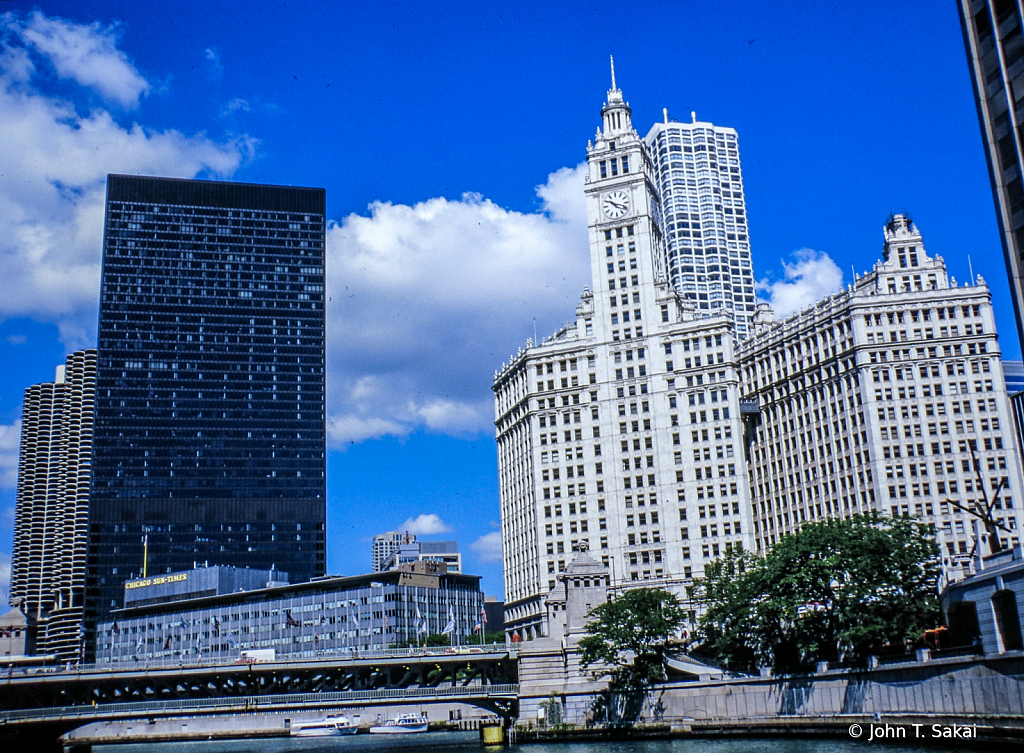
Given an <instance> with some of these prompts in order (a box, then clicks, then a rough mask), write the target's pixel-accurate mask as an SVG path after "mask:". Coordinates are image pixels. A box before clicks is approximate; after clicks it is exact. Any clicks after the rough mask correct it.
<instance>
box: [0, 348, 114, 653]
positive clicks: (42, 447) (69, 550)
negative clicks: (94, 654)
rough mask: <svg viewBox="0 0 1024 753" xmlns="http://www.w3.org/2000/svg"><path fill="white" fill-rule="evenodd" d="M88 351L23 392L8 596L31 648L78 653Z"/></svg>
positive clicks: (88, 442) (92, 367) (91, 391)
mask: <svg viewBox="0 0 1024 753" xmlns="http://www.w3.org/2000/svg"><path fill="white" fill-rule="evenodd" d="M95 399H96V351H95V350H80V351H76V352H74V353H72V354H71V355H69V356H68V357H67V361H66V362H65V364H64V365H63V366H60V367H58V368H57V375H56V378H55V379H54V381H53V382H52V383H49V382H48V383H44V384H36V385H33V386H31V387H29V388H28V389H26V390H25V401H24V403H23V406H22V412H21V422H22V423H21V448H20V452H19V457H18V489H17V498H16V502H15V508H14V510H15V512H14V549H13V554H12V557H11V601H12V603H14V602H17V603H19V605H20V608H21V609H22V611H23V612H24V613H25V614H26V616H27V618H29V620H30V621H31V622H30V624H31V625H32V626H33V627H32V629H33V630H35V631H36V634H35V635H34V636H33V637H32V643H34V645H35V651H36V652H37V653H40V654H54V655H56V656H57V657H59V658H60V660H61V661H70V660H73V659H77V658H79V656H80V652H81V641H82V629H83V617H84V598H85V567H86V565H85V551H86V530H87V523H88V517H89V477H90V461H91V455H92V435H93V421H94V408H95Z"/></svg>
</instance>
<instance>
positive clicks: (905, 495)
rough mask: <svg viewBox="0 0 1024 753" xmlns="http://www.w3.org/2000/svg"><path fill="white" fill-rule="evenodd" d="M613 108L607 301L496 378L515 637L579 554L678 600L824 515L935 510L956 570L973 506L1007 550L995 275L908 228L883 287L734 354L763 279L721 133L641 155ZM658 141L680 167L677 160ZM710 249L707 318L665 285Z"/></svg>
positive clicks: (599, 242)
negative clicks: (731, 553) (953, 259)
mask: <svg viewBox="0 0 1024 753" xmlns="http://www.w3.org/2000/svg"><path fill="white" fill-rule="evenodd" d="M601 114H602V127H601V129H600V130H599V131H598V134H597V137H596V139H595V140H594V142H592V143H591V144H589V145H588V149H587V161H588V171H587V176H586V184H585V192H586V197H587V215H588V221H589V229H588V233H589V240H590V252H591V274H592V285H593V289H592V290H591V289H590V288H587V289H585V290H584V293H583V295H582V296H581V298H580V301H579V303H578V304H577V307H576V317H575V321H573V322H570V323H568V324H567V325H566V326H565V327H563V328H562V329H560V330H559V331H558V332H556V333H555V334H554V335H553V336H551V337H549V338H546V339H545V340H544V341H543V342H541V343H539V344H538V343H533V342H532V341H527V345H526V347H525V349H521V350H520V351H519V352H517V353H516V354H514V355H513V356H512V358H511V359H510V361H509V362H508V363H507V364H503V365H502V367H501V369H500V370H499V371H498V372H496V374H495V378H494V383H493V390H494V394H495V417H496V420H495V426H496V430H497V431H496V434H497V445H498V472H499V489H500V495H501V511H502V540H503V558H504V572H505V596H506V605H505V617H506V630H507V631H508V632H509V633H510V634H517V635H519V636H520V637H524V638H526V637H536V636H538V635H548V634H550V633H549V630H550V626H549V625H548V624H547V623H548V621H549V618H548V616H547V614H546V610H545V608H544V606H543V602H544V598H545V595H547V594H549V593H550V592H551V591H552V589H554V588H555V586H556V583H557V577H558V574H559V573H563V572H565V570H566V567H567V563H568V562H570V561H571V559H572V556H573V555H572V553H573V552H574V551H576V550H580V549H585V548H589V551H590V552H591V554H592V556H593V557H594V559H595V560H599V561H600V562H601V563H602V564H603V565H605V566H607V567H608V568H609V573H610V580H611V584H612V588H613V589H624V588H630V587H634V586H656V587H661V588H666V589H669V590H671V591H672V592H674V593H675V594H676V595H677V596H679V597H680V598H683V599H685V598H686V593H687V587H688V586H689V585H690V584H691V583H692V581H693V579H694V578H695V577H700V576H701V575H702V574H703V570H704V566H705V564H706V563H708V562H710V561H712V560H715V559H717V558H718V557H720V556H721V555H722V554H723V553H724V552H725V551H726V549H727V548H728V547H730V546H736V545H742V546H743V547H744V548H745V549H748V550H753V551H758V552H765V551H766V550H767V549H768V548H769V547H771V546H772V545H773V544H774V543H776V542H777V541H778V540H779V538H780V537H781V536H783V535H785V534H786V533H790V532H794V531H796V530H798V529H799V528H800V527H801V526H802V525H803V524H805V523H807V522H809V521H813V520H820V519H824V518H829V517H846V516H848V515H853V514H856V513H859V512H866V511H879V512H882V513H884V514H887V515H918V516H921V517H923V518H924V519H925V520H926V521H928V522H932V523H934V524H935V525H936V527H937V529H938V531H939V535H940V538H941V539H942V542H943V547H944V549H945V553H946V555H947V560H948V561H949V563H950V564H957V562H956V561H957V560H960V561H962V560H963V559H964V558H965V557H966V556H967V555H968V554H969V552H970V549H971V547H972V545H973V541H972V539H971V533H972V530H973V528H972V524H971V521H972V519H973V516H972V514H971V512H970V511H971V510H975V509H981V508H983V509H986V510H991V511H992V513H993V514H994V515H995V516H996V517H997V519H998V520H999V522H1000V524H1001V525H1003V526H1004V527H1005V528H1004V532H1005V536H1006V540H1007V543H1008V544H1012V543H1013V542H1015V541H1016V540H1017V539H1018V536H1019V534H1018V525H1019V521H1020V519H1021V505H1022V495H1021V492H1022V480H1021V471H1020V461H1019V459H1018V454H1017V452H1016V450H1015V447H1014V441H1013V428H1012V425H1013V424H1012V421H1013V414H1012V412H1011V410H1010V404H1009V401H1008V398H1007V393H1006V388H1005V383H1004V379H1003V374H1002V370H1001V365H1000V360H999V346H998V341H997V337H996V333H995V324H994V318H993V315H992V306H991V296H990V293H989V290H988V288H987V287H986V286H985V285H984V283H983V282H982V281H981V279H980V278H979V279H978V280H976V281H972V284H971V285H968V286H957V285H956V284H955V281H950V280H949V278H948V276H947V274H946V268H945V265H944V263H943V262H942V260H941V259H940V258H937V257H936V258H934V259H933V258H931V257H929V256H928V254H927V253H926V252H925V249H924V245H923V241H922V239H921V236H920V234H919V233H918V231H917V228H916V227H914V226H913V224H912V223H911V222H910V220H909V219H908V218H906V217H904V216H900V215H896V216H894V217H893V218H892V219H891V221H890V222H889V224H888V225H887V227H886V230H885V239H886V245H885V251H884V254H885V258H884V260H883V261H881V262H880V263H879V264H877V265H876V266H875V269H874V271H873V272H872V273H871V274H868V275H865V276H863V277H860V278H858V279H857V280H856V281H855V283H854V284H853V285H852V286H851V288H850V289H849V290H847V291H845V292H843V293H839V294H837V295H834V296H831V297H829V298H826V299H825V300H823V301H821V302H819V303H818V304H816V305H815V306H813V307H812V308H810V309H808V310H807V311H805V312H801V313H799V314H797V315H795V316H793V317H790V318H788V319H786V320H784V321H781V322H775V321H774V320H773V317H772V315H771V311H770V309H769V308H768V307H767V306H766V305H763V304H762V306H761V307H760V310H759V311H758V312H756V313H755V317H754V319H753V320H751V321H749V322H747V324H746V326H747V327H748V329H747V331H746V333H745V334H746V337H743V336H742V334H741V332H740V326H741V325H742V324H743V321H745V320H741V313H740V312H743V313H742V317H746V316H747V314H748V313H749V309H748V300H747V294H746V287H747V284H748V283H747V282H745V280H748V276H749V275H751V274H752V272H750V271H749V268H748V265H747V263H746V260H747V259H749V256H748V255H746V256H745V255H744V254H748V253H749V248H748V247H747V248H740V244H741V241H740V231H739V229H740V215H737V213H736V212H737V208H738V207H739V206H740V204H741V202H739V203H738V200H739V199H741V198H742V196H741V194H742V188H741V186H739V184H738V183H737V182H736V181H738V172H737V173H733V172H732V165H728V164H727V162H726V160H729V159H733V157H732V156H731V154H730V151H731V148H730V143H732V142H731V140H730V139H729V138H728V135H729V134H728V132H727V131H724V130H722V129H717V130H716V129H715V128H713V127H710V126H709V125H708V124H698V123H693V124H688V125H687V126H686V127H685V128H684V126H682V125H679V124H673V123H667V124H660V125H659V126H657V127H656V128H655V129H654V130H653V131H652V135H650V136H649V137H648V138H647V140H646V141H644V140H641V139H640V137H639V136H638V135H637V133H636V131H634V130H633V127H632V124H631V111H630V108H629V105H628V104H627V103H626V102H625V101H624V99H623V97H622V92H621V91H619V90H618V89H617V88H615V86H614V82H613V87H612V89H611V90H610V91H609V92H608V99H607V102H606V103H605V105H604V108H603V109H602V111H601ZM698 130H702V131H703V133H702V134H698V132H697V131H698ZM684 131H686V133H685V134H684ZM720 131H721V133H720ZM687 134H688V135H687ZM720 136H721V142H722V144H719V141H720ZM662 137H664V139H663V138H662ZM698 137H701V138H703V144H701V143H700V142H699V141H698ZM687 138H688V139H689V141H690V147H691V148H692V149H694V152H693V157H694V161H693V166H692V168H691V167H688V165H689V164H690V163H689V162H688V161H687V160H686V159H685V157H686V156H687V154H689V153H688V152H685V151H683V149H684V148H685V147H686V143H685V141H686V139H687ZM674 139H675V140H678V144H676V143H673V140H674ZM711 142H714V144H715V155H714V156H713V155H712V152H711V151H710V146H711ZM662 143H664V145H665V147H667V148H668V149H670V150H671V147H673V146H678V147H679V151H677V152H672V151H668V152H667V153H666V154H664V155H663V154H662ZM698 145H701V146H703V147H705V150H706V151H702V152H699V153H698V152H697V151H696V147H697V146H698ZM673 155H675V156H673ZM679 157H682V158H683V159H682V160H679ZM664 158H667V167H666V165H665V159H664ZM736 159H738V155H737V157H736ZM673 161H676V162H680V164H679V165H676V166H675V167H673ZM705 161H706V162H707V174H706V175H703V174H701V172H700V171H701V170H702V169H703V162H705ZM713 161H714V162H715V170H717V172H712V162H713ZM656 163H657V164H656ZM726 166H727V167H728V168H729V170H728V172H727V171H726V170H725V167H726ZM691 169H692V170H695V171H696V177H695V178H694V179H695V180H696V183H697V185H696V186H693V187H692V188H694V189H695V190H696V199H695V200H694V201H695V204H696V206H697V207H699V208H703V207H704V205H705V204H707V205H709V206H710V207H711V212H712V214H711V215H710V216H709V217H708V223H709V224H708V225H707V226H706V227H705V226H701V231H700V235H701V237H700V238H699V243H698V242H697V239H696V238H695V236H694V227H693V225H694V217H695V215H694V214H691V213H690V212H689V211H687V213H686V214H687V215H689V219H688V220H686V221H688V222H689V223H690V227H689V228H688V232H689V236H687V235H685V234H681V233H680V232H679V229H680V224H679V223H680V222H682V221H683V219H682V215H681V214H680V213H679V212H676V211H675V210H673V211H671V212H669V211H668V210H666V209H665V208H664V207H665V199H664V198H663V195H662V191H664V192H665V195H668V192H670V191H671V192H672V195H673V196H675V195H676V191H677V185H676V183H675V181H676V180H679V181H685V182H686V183H685V185H683V184H679V185H678V190H679V191H682V189H683V188H685V189H686V191H687V192H688V193H685V194H680V201H679V204H680V206H681V205H682V203H683V199H684V198H685V203H686V205H687V207H689V206H690V202H691V198H690V193H689V192H690V189H691V186H690V184H689V180H690V178H689V177H684V176H686V175H687V174H688V171H689V170H691ZM666 170H667V172H666ZM673 170H680V171H681V174H680V175H679V176H673ZM737 170H738V165H737ZM704 181H706V182H704ZM726 183H728V184H729V185H728V192H729V194H730V196H729V199H730V200H731V201H732V206H731V209H732V214H731V215H729V214H727V213H726V209H727V205H726V204H724V203H721V204H720V202H724V201H725V200H726V195H725V192H726V190H727V189H726V185H725V184H726ZM659 186H660V188H659ZM737 194H739V195H737ZM673 202H674V199H673ZM719 204H720V207H721V208H720V209H719ZM701 211H703V209H699V210H698V215H700V212H701ZM715 212H720V213H721V216H719V215H718V214H715ZM670 215H671V219H670ZM700 216H701V217H702V215H700ZM730 217H731V219H730ZM720 221H721V222H722V223H724V224H725V225H726V227H725V228H724V233H725V238H724V246H723V244H722V241H723V239H722V238H721V237H720V235H719V233H718V223H719V222H720ZM701 222H703V220H701ZM730 223H732V226H733V228H730ZM672 225H674V226H675V227H674V229H673V230H667V228H669V227H671V226H672ZM744 227H745V224H744ZM733 229H735V238H732V237H730V236H731V234H732V230H733ZM744 232H745V231H744ZM712 239H714V240H712ZM745 241H746V236H744V241H743V242H744V244H745ZM673 243H674V244H675V245H673ZM687 243H688V244H689V246H687V245H686V244H687ZM712 244H714V246H713V248H714V249H716V250H715V251H714V253H713V257H714V260H715V261H714V262H713V263H714V265H715V268H714V269H713V270H712V268H711V267H708V266H707V263H706V264H705V267H704V273H705V274H707V275H708V277H707V281H708V284H709V285H710V284H711V282H712V281H715V282H721V283H722V285H721V287H720V292H722V293H723V295H722V297H721V298H720V299H715V300H720V301H722V302H723V305H721V306H717V307H711V306H710V301H711V300H712V299H711V298H710V293H711V288H710V287H709V288H708V304H709V305H708V307H707V308H701V304H702V302H703V301H704V299H703V298H701V297H700V292H701V291H700V289H699V288H698V290H697V291H687V290H686V289H685V286H684V290H683V291H680V290H679V288H678V284H676V285H673V284H672V281H673V280H678V282H682V283H685V284H689V282H693V281H694V280H695V279H696V278H693V279H691V278H685V279H684V278H683V277H678V278H677V277H675V276H674V273H673V272H672V269H673V263H674V262H675V266H676V267H677V268H678V270H679V273H680V274H683V273H684V272H685V274H687V275H690V274H691V271H690V270H688V269H686V268H685V266H681V264H682V262H681V261H679V259H680V258H683V260H684V261H685V259H688V258H691V257H692V258H694V259H695V258H696V257H697V256H699V255H700V254H699V253H698V252H702V253H703V255H704V259H705V262H707V255H708V253H710V247H712ZM730 244H733V245H735V246H736V248H735V249H734V248H732V246H731V245H730ZM666 249H674V250H673V251H671V252H668V251H666ZM734 252H735V269H734V268H733V267H734V263H733V262H734V259H733V256H732V254H733V253H734ZM741 252H742V253H741ZM680 255H682V257H680ZM726 262H728V267H727V268H728V270H729V271H728V274H726V271H725V270H726V267H725V266H723V265H725V263H726ZM694 264H696V262H694ZM745 270H746V271H745ZM712 272H713V276H712ZM692 275H697V271H696V269H694V270H693V271H692ZM749 279H752V277H751V278H749ZM726 282H729V284H730V285H731V290H732V304H733V307H732V309H729V308H728V307H727V306H726V305H725V303H728V299H727V298H726V297H725V295H724V294H725V292H726V290H727V288H726V287H725V284H724V283H726ZM716 290H719V289H718V288H716ZM688 292H689V293H692V292H696V293H697V297H696V299H694V298H693V297H692V296H690V295H684V294H686V293H688ZM740 294H742V295H740ZM741 299H742V300H741ZM741 303H742V306H741V305H740V304H741ZM750 305H754V304H753V303H752V302H750ZM954 502H956V503H958V504H960V505H961V508H957V507H956V505H954V504H953V503H954Z"/></svg>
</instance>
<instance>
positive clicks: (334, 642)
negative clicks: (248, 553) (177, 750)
mask: <svg viewBox="0 0 1024 753" xmlns="http://www.w3.org/2000/svg"><path fill="white" fill-rule="evenodd" d="M225 569H226V568H218V567H210V568H199V569H197V570H191V571H187V572H181V573H168V574H164V575H161V576H159V579H160V581H161V582H159V583H148V584H147V583H145V582H144V581H145V579H143V581H138V580H136V581H129V582H128V583H126V584H125V586H126V587H125V591H126V594H128V593H129V592H130V593H131V596H130V597H128V596H126V606H125V608H123V609H120V610H116V611H114V612H113V613H112V614H111V619H110V620H109V621H107V622H104V623H101V624H100V626H99V630H98V639H97V655H96V660H97V662H99V663H101V664H102V663H126V662H127V663H135V662H139V663H144V662H147V661H161V660H163V661H166V660H168V659H171V658H175V657H180V658H182V659H185V658H187V657H192V658H201V659H224V660H230V659H233V658H238V657H239V656H241V655H242V652H244V651H254V650H262V651H268V650H273V651H274V656H275V657H276V658H282V657H313V656H318V655H322V654H325V653H331V652H343V651H353V650H360V651H367V650H375V649H383V648H388V647H390V646H393V645H396V644H398V645H405V644H406V643H407V642H409V641H417V640H420V639H423V638H425V637H426V636H427V635H432V634H446V635H449V636H450V637H451V638H452V640H453V642H456V643H457V642H460V641H467V640H468V639H469V637H470V636H472V634H473V628H474V626H475V625H476V623H477V621H478V620H479V616H480V613H481V610H482V609H483V605H484V595H483V594H482V593H481V591H480V576H478V575H464V574H462V573H450V572H448V571H447V566H446V565H445V564H444V563H438V562H417V563H412V564H409V565H403V566H402V568H401V569H400V570H393V571H390V572H380V573H372V574H368V575H356V576H349V577H333V576H329V577H325V578H318V579H316V580H312V581H308V582H306V583H293V584H281V583H279V582H274V581H270V582H268V581H267V580H266V576H267V575H268V572H269V573H272V572H273V571H262V572H258V571H257V573H256V574H252V576H251V578H250V579H249V580H250V585H252V583H255V584H256V585H257V587H251V588H247V587H246V584H245V583H242V582H241V581H242V580H244V579H243V577H242V576H240V575H238V574H237V573H235V574H234V575H232V576H231V577H221V576H222V573H221V572H220V571H221V570H225ZM204 579H205V580H206V583H205V584H204V583H201V582H200V581H202V580H204ZM232 580H234V587H235V589H236V590H232V591H227V590H224V591H223V592H221V591H219V590H218V589H219V587H220V586H219V584H224V583H227V582H229V581H232ZM261 580H262V582H263V585H262V586H260V585H259V582H260V581H261ZM203 585H206V586H207V587H206V588H202V587H201V586H203ZM210 586H212V590H214V591H215V592H214V593H208V592H209V591H210V590H211V588H210ZM197 587H198V590H197ZM237 588H243V590H237ZM151 594H152V595H151Z"/></svg>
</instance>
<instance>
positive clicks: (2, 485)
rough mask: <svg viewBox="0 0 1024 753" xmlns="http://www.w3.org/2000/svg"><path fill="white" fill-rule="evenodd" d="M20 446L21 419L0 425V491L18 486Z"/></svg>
mask: <svg viewBox="0 0 1024 753" xmlns="http://www.w3.org/2000/svg"><path fill="white" fill-rule="evenodd" d="M20 444H21V419H20V418H19V419H18V420H17V421H15V422H14V423H13V424H0V489H13V488H15V487H16V486H17V485H18V446H19V445H20Z"/></svg>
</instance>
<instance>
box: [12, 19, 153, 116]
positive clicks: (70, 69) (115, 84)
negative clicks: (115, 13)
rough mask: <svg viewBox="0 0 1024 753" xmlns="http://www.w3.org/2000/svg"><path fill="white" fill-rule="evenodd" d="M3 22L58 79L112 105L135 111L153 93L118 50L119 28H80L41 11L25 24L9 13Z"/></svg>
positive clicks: (76, 24)
mask: <svg viewBox="0 0 1024 753" xmlns="http://www.w3.org/2000/svg"><path fill="white" fill-rule="evenodd" d="M2 21H3V25H4V26H6V27H7V29H9V30H10V31H13V32H14V33H15V34H17V35H18V36H20V37H21V39H22V41H23V42H24V43H25V44H26V45H29V46H30V47H32V48H33V49H34V50H35V51H36V52H38V53H39V54H41V55H43V56H45V57H46V58H47V59H48V60H49V61H50V63H51V64H52V66H53V70H54V72H55V73H56V74H57V75H58V76H60V77H61V78H64V79H71V80H72V81H75V82H77V83H78V84H80V85H82V86H84V87H88V88H90V89H93V90H95V91H97V92H98V93H99V94H101V95H102V96H103V97H105V98H106V99H107V100H109V101H113V102H116V103H117V104H119V105H121V106H122V107H127V108H131V107H135V106H137V105H138V104H139V97H141V96H142V95H143V94H146V93H148V92H149V90H150V84H149V82H148V81H146V79H145V77H143V76H142V74H140V73H139V72H138V70H136V68H135V66H134V65H133V64H132V62H131V60H129V59H128V56H127V55H125V54H124V53H123V52H122V51H121V50H119V49H117V38H118V31H119V30H118V27H117V26H116V25H115V26H103V25H102V24H100V23H99V22H98V21H97V22H94V23H91V24H88V25H86V24H79V23H75V22H74V21H68V20H65V19H63V18H51V17H47V16H45V15H43V14H42V13H40V12H39V11H35V12H34V13H30V14H29V15H28V18H27V19H26V20H24V21H19V20H17V19H16V18H15V16H14V15H13V14H10V13H8V14H5V15H4V16H3V17H2Z"/></svg>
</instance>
